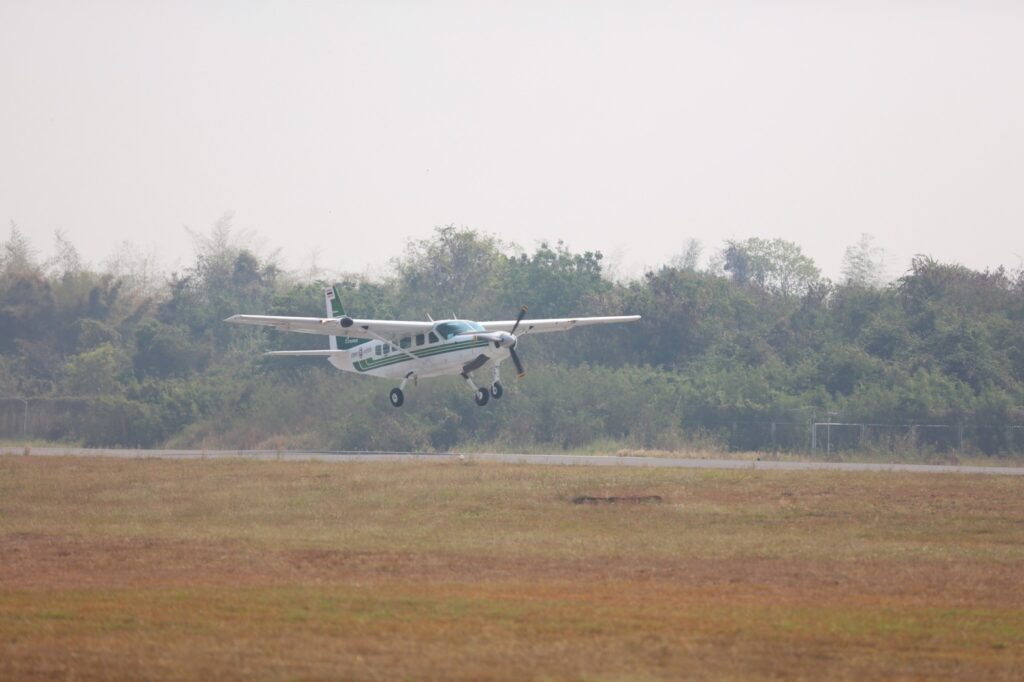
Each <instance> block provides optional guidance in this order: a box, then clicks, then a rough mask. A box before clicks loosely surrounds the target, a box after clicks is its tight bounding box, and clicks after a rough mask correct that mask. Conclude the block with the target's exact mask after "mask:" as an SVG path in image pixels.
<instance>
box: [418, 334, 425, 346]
mask: <svg viewBox="0 0 1024 682" xmlns="http://www.w3.org/2000/svg"><path fill="white" fill-rule="evenodd" d="M425 342H426V341H425V339H424V337H423V334H417V335H416V345H417V346H422V345H423V344H424V343H425Z"/></svg>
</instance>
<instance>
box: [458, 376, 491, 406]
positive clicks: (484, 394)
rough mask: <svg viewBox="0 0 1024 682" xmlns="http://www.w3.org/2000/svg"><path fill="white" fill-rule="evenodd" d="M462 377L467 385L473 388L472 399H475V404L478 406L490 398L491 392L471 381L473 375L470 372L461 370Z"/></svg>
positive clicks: (484, 403)
mask: <svg viewBox="0 0 1024 682" xmlns="http://www.w3.org/2000/svg"><path fill="white" fill-rule="evenodd" d="M462 378H463V379H465V380H466V383H467V384H469V387H470V388H471V389H473V399H474V400H476V404H477V405H479V406H480V407H483V406H484V405H486V404H487V401H488V400H490V399H491V394H490V393H489V392H488V391H487V389H486V388H480V387H479V386H477V385H476V384H475V383H473V375H471V374H468V373H466V372H463V373H462Z"/></svg>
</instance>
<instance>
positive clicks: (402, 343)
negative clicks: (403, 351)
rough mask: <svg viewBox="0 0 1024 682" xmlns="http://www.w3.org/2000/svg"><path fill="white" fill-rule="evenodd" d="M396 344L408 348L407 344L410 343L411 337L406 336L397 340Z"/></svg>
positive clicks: (409, 344)
mask: <svg viewBox="0 0 1024 682" xmlns="http://www.w3.org/2000/svg"><path fill="white" fill-rule="evenodd" d="M398 345H399V346H401V347H402V348H408V347H409V346H411V345H412V339H411V338H410V337H408V336H406V337H405V338H404V339H401V340H400V341H399V342H398Z"/></svg>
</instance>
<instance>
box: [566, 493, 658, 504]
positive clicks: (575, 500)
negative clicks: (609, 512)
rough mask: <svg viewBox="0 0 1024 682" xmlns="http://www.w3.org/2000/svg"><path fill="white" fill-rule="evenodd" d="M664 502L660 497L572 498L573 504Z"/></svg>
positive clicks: (591, 496)
mask: <svg viewBox="0 0 1024 682" xmlns="http://www.w3.org/2000/svg"><path fill="white" fill-rule="evenodd" d="M664 501H665V500H664V498H663V497H662V496H661V495H612V496H610V497H595V496H593V495H577V496H576V497H574V498H572V503H573V504H659V503H661V502H664Z"/></svg>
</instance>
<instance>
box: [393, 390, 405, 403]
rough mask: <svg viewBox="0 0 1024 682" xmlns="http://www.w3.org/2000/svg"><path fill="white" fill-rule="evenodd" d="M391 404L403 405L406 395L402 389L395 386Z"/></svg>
mask: <svg viewBox="0 0 1024 682" xmlns="http://www.w3.org/2000/svg"><path fill="white" fill-rule="evenodd" d="M390 397H391V405H392V406H393V407H401V406H402V403H404V402H405V396H404V395H403V394H402V389H400V388H393V389H391V396H390Z"/></svg>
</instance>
